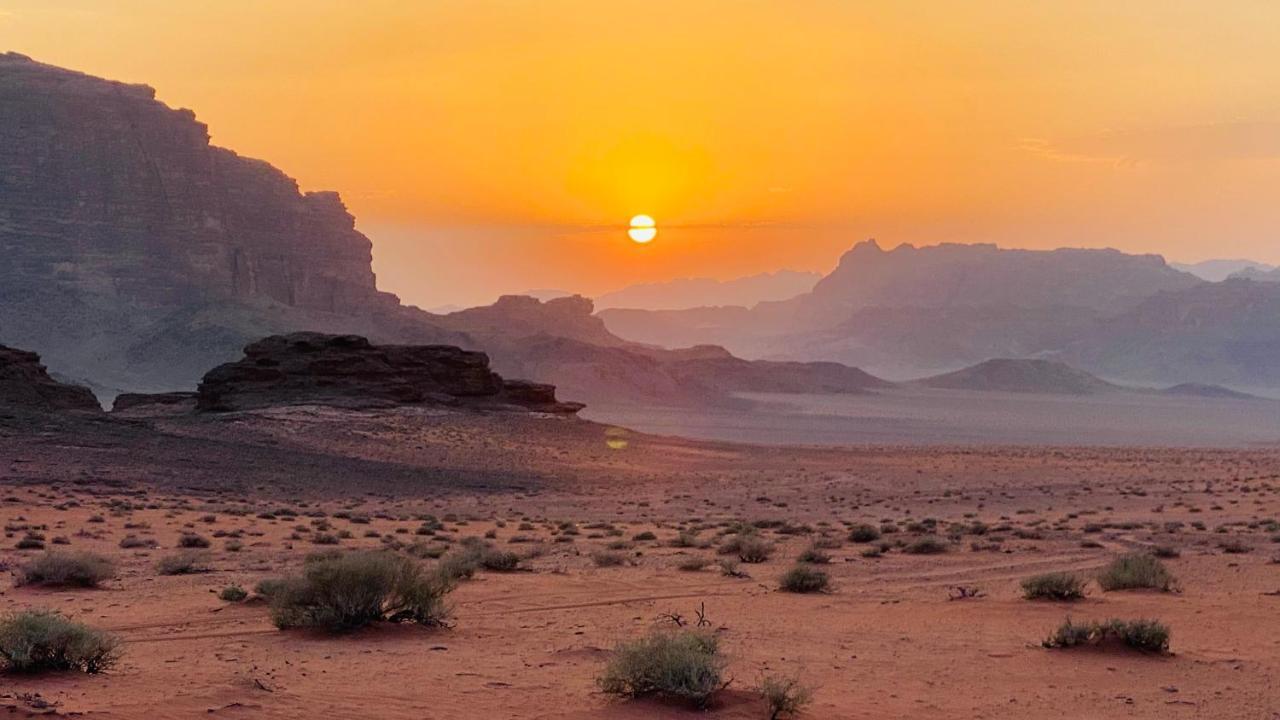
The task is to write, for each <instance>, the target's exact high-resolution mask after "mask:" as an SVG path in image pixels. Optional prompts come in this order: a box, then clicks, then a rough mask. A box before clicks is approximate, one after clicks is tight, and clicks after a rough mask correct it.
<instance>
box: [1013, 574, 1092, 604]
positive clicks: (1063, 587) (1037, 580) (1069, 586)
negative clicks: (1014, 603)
mask: <svg viewBox="0 0 1280 720" xmlns="http://www.w3.org/2000/svg"><path fill="white" fill-rule="evenodd" d="M1084 582H1085V581H1084V580H1083V579H1081V578H1080V577H1078V576H1076V575H1075V574H1073V573H1064V572H1055V573H1045V574H1044V575H1036V576H1034V577H1029V578H1027V579H1026V580H1023V581H1022V594H1023V596H1024V597H1026V598H1027V599H1028V600H1079V599H1081V598H1083V597H1084Z"/></svg>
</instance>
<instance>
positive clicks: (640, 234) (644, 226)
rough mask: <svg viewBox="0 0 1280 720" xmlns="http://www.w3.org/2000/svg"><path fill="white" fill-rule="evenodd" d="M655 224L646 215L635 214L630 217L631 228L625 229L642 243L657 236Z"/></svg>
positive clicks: (633, 238)
mask: <svg viewBox="0 0 1280 720" xmlns="http://www.w3.org/2000/svg"><path fill="white" fill-rule="evenodd" d="M655 225H656V224H655V223H654V222H653V218H651V217H649V216H648V215H636V216H635V217H633V218H631V229H630V230H628V231H627V235H629V236H630V237H631V239H632V240H634V241H635V242H638V243H640V244H641V245H643V244H644V243H647V242H649V241H650V240H653V239H654V238H655V237H657V236H658V228H657V227H655Z"/></svg>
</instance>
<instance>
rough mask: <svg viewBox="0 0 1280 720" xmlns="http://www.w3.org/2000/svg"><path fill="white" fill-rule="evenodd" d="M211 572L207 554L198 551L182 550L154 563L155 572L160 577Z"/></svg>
mask: <svg viewBox="0 0 1280 720" xmlns="http://www.w3.org/2000/svg"><path fill="white" fill-rule="evenodd" d="M212 570H213V568H211V567H209V556H208V554H207V553H204V552H201V551H199V550H183V551H182V552H179V553H175V554H173V555H170V556H168V557H164V558H160V562H158V563H156V571H157V572H159V573H160V574H161V575H195V574H197V573H207V572H211V571H212Z"/></svg>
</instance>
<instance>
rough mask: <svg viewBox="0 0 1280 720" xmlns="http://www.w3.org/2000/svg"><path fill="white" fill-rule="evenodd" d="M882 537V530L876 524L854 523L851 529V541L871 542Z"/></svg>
mask: <svg viewBox="0 0 1280 720" xmlns="http://www.w3.org/2000/svg"><path fill="white" fill-rule="evenodd" d="M879 539H880V531H879V530H878V529H877V528H876V526H874V525H866V524H863V525H854V526H853V527H852V528H850V529H849V542H856V543H869V542H875V541H876V540H879Z"/></svg>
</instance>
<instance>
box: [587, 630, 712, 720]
mask: <svg viewBox="0 0 1280 720" xmlns="http://www.w3.org/2000/svg"><path fill="white" fill-rule="evenodd" d="M725 664H726V663H725V659H724V657H723V656H722V655H721V654H720V648H719V644H718V642H717V640H716V637H715V636H714V635H712V634H711V633H707V632H700V631H694V630H681V631H673V632H665V631H655V632H654V633H653V634H651V635H649V636H648V637H646V638H642V639H640V640H636V641H634V642H630V643H624V644H622V645H620V646H618V648H617V649H616V650H614V652H613V656H612V657H610V659H609V663H608V665H607V666H606V667H605V670H604V673H603V674H602V675H601V676H600V678H599V681H598V682H599V685H600V689H601V690H603V691H604V692H605V693H608V694H610V695H619V696H623V697H644V696H659V697H665V698H671V699H677V700H683V701H687V702H690V703H692V704H693V705H694V706H696V707H699V708H702V707H706V705H707V703H708V702H709V701H710V700H711V696H712V695H714V694H715V693H716V691H718V690H720V689H721V688H722V687H724V683H723V681H722V675H723V673H724V668H725Z"/></svg>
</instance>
